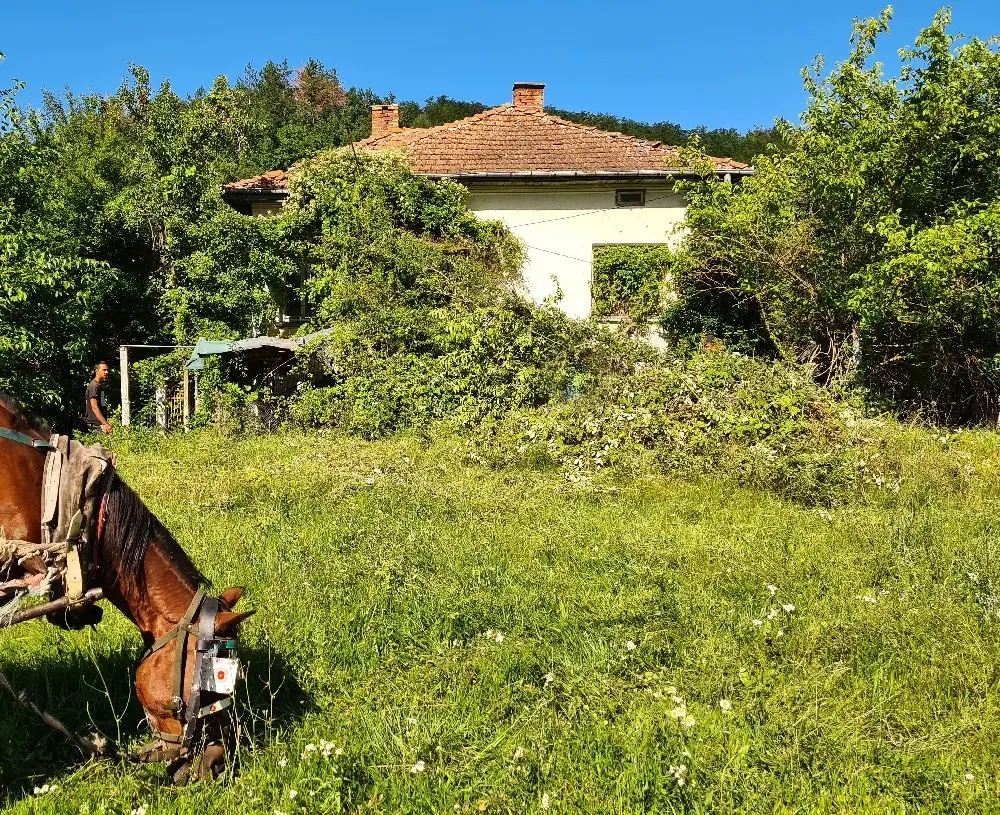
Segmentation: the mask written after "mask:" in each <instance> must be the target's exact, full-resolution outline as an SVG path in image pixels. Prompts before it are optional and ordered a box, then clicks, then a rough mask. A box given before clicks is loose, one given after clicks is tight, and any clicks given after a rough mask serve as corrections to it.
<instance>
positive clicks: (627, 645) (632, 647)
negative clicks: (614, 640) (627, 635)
mask: <svg viewBox="0 0 1000 815" xmlns="http://www.w3.org/2000/svg"><path fill="white" fill-rule="evenodd" d="M635 647H636V646H635V643H634V642H632V640H629V641H628V642H626V643H625V650H627V651H634V650H635Z"/></svg>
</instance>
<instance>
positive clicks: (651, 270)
mask: <svg viewBox="0 0 1000 815" xmlns="http://www.w3.org/2000/svg"><path fill="white" fill-rule="evenodd" d="M674 262H675V261H674V253H673V251H672V250H671V249H670V247H669V246H664V245H629V244H620V245H615V246H595V247H594V266H593V280H592V283H591V296H592V297H593V301H594V307H593V314H594V316H595V317H630V318H631V319H633V320H635V321H636V322H648V321H649V320H652V319H654V318H655V317H657V316H658V315H659V314H660V313H662V311H663V309H662V303H663V301H664V299H666V298H667V297H669V293H670V291H671V283H672V280H673V275H672V269H673V266H674Z"/></svg>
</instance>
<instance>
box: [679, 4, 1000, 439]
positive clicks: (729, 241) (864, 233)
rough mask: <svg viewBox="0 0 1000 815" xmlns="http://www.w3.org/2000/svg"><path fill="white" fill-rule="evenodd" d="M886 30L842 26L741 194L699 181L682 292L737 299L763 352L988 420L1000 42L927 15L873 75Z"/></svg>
mask: <svg viewBox="0 0 1000 815" xmlns="http://www.w3.org/2000/svg"><path fill="white" fill-rule="evenodd" d="M890 19H891V10H887V11H885V12H884V13H883V14H882V15H881V17H879V18H878V19H871V20H866V21H857V22H856V24H855V29H854V35H853V37H852V49H851V53H850V55H849V57H848V58H847V59H846V60H845V61H844V62H843V63H840V64H838V65H837V67H836V68H835V69H834V70H833V71H831V72H830V73H829V74H828V75H826V76H825V77H824V76H822V70H823V65H822V61H821V60H817V62H816V64H814V65H813V66H812V68H811V69H810V70H808V71H806V72H805V81H806V89H807V91H808V92H809V94H810V101H809V105H808V108H807V110H806V111H805V113H804V114H803V116H802V123H801V125H800V126H798V127H793V126H791V125H789V124H787V123H786V124H783V125H782V126H781V131H782V136H783V139H784V140H785V142H786V143H787V145H788V150H787V152H785V153H773V154H771V155H768V156H764V157H761V158H758V159H757V161H756V170H757V173H756V175H755V176H754V177H753V178H751V179H748V180H746V181H744V182H742V183H740V184H729V183H725V182H721V181H718V180H716V179H714V177H712V176H710V175H706V178H705V181H704V183H702V184H700V185H699V186H697V187H696V188H695V189H693V190H692V191H691V201H690V207H689V209H688V215H687V223H686V225H687V227H688V230H689V234H690V236H689V239H688V242H687V268H688V272H687V274H686V275H684V276H682V277H683V279H684V280H685V281H686V287H685V288H684V291H685V292H686V294H687V295H688V299H690V298H692V297H702V298H703V297H705V294H706V293H707V292H708V291H709V290H711V289H715V290H720V289H721V290H723V291H724V292H725V294H726V296H728V297H730V298H731V299H732V300H734V301H736V302H741V303H744V304H747V303H749V304H750V306H749V307H750V310H751V311H752V312H755V313H757V314H759V316H760V328H761V330H762V331H763V333H764V334H765V335H766V337H767V339H768V341H769V342H770V343H771V344H772V345H773V347H774V348H776V349H777V350H778V352H779V353H780V354H781V355H782V356H785V357H788V358H799V359H802V360H806V361H811V362H813V363H815V364H816V366H817V374H818V376H820V377H821V378H822V379H824V380H826V381H829V380H831V379H833V378H835V377H838V376H840V377H849V378H851V377H855V376H856V377H858V378H859V380H860V381H862V382H863V383H864V384H865V385H866V386H867V387H868V388H869V389H870V390H871V392H872V393H873V394H875V395H877V396H879V397H883V398H886V399H888V400H890V401H891V402H892V403H893V404H896V405H898V406H900V407H902V408H904V409H906V410H921V411H927V412H930V413H932V414H933V415H936V416H939V417H943V418H947V419H952V420H974V419H978V418H985V417H987V416H989V417H991V418H993V417H995V416H996V411H997V398H998V394H1000V377H998V372H1000V312H998V302H1000V301H998V298H997V295H998V294H1000V290H998V289H1000V281H998V272H1000V265H998V264H1000V261H998V257H997V254H996V252H995V251H994V249H993V247H994V246H995V241H996V237H997V234H998V229H1000V219H998V214H1000V206H998V200H1000V199H998V190H1000V163H998V162H997V161H996V156H998V155H1000V104H998V101H1000V53H998V51H1000V49H998V46H1000V41H998V40H995V39H994V40H989V41H982V40H978V39H970V40H965V39H963V38H962V37H961V36H960V35H953V34H951V33H949V30H948V28H949V25H950V21H951V18H950V14H949V13H948V12H947V11H941V12H939V13H938V14H937V15H936V17H935V19H934V21H933V23H932V24H931V25H930V26H929V27H928V28H927V29H925V30H924V31H923V32H922V33H921V34H920V35H919V37H918V38H917V40H916V42H915V44H914V46H913V47H912V48H909V49H904V50H903V51H902V52H901V60H902V65H901V70H900V72H899V75H898V77H895V78H892V77H889V78H887V77H886V76H885V75H884V73H883V69H882V65H881V64H879V63H874V62H873V55H874V51H875V46H876V41H877V39H878V37H879V35H880V34H882V33H884V32H885V31H886V30H887V29H888V26H889V22H890ZM679 308H683V304H682V305H681V306H679Z"/></svg>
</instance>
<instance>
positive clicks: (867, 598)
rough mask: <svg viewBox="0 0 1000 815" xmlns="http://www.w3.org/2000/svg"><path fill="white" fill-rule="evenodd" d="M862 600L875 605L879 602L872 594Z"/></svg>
mask: <svg viewBox="0 0 1000 815" xmlns="http://www.w3.org/2000/svg"><path fill="white" fill-rule="evenodd" d="M861 599H862V600H864V601H865V602H866V603H875V602H877V600H876V599H875V598H874V597H872V596H871V595H870V594H866V595H865V596H864V597H862V598H861Z"/></svg>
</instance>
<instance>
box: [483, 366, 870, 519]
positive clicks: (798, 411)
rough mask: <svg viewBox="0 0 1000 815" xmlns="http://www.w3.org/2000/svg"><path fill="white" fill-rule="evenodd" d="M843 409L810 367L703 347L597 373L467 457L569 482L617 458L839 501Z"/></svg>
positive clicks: (850, 468) (497, 430)
mask: <svg viewBox="0 0 1000 815" xmlns="http://www.w3.org/2000/svg"><path fill="white" fill-rule="evenodd" d="M845 414H848V415H849V414H850V408H849V407H848V406H846V405H843V404H841V403H839V402H837V401H836V400H835V399H833V398H832V396H831V394H830V393H829V392H827V391H824V390H823V389H821V388H819V387H818V386H817V385H816V384H815V383H814V382H813V381H812V377H811V376H810V372H809V370H808V369H805V368H801V367H797V366H790V365H787V364H784V363H781V362H773V361H767V360H761V359H755V358H752V357H748V356H745V355H742V354H739V353H731V352H728V351H725V350H719V351H707V352H704V353H699V354H695V355H692V356H688V357H683V356H680V355H676V356H669V357H667V356H664V357H661V358H660V359H659V360H658V361H657V362H655V363H654V364H650V363H649V362H639V363H636V364H634V365H633V366H632V368H631V370H629V371H628V372H624V373H623V372H618V373H617V374H615V375H599V376H596V377H595V378H594V379H593V380H592V382H591V385H590V387H589V388H588V389H587V391H586V392H585V393H584V394H582V395H581V396H580V397H579V398H577V399H575V400H571V401H562V402H559V403H553V404H550V405H547V406H544V407H541V408H539V409H537V410H533V411H530V412H520V413H517V414H515V415H511V416H510V417H507V418H506V419H504V420H501V421H498V422H494V423H492V424H489V425H486V426H484V427H483V428H482V429H480V430H479V431H478V433H477V434H476V440H477V444H476V447H475V450H474V452H473V453H472V455H473V456H474V457H476V458H480V459H482V460H483V461H484V462H485V463H500V462H504V463H507V462H511V461H514V462H520V463H522V464H524V465H527V466H541V467H545V466H550V465H551V466H556V467H559V468H561V469H563V470H564V471H565V472H566V475H567V477H569V478H570V479H571V480H578V479H580V478H583V477H586V476H588V475H591V474H593V473H594V472H596V471H599V470H602V469H604V468H607V467H611V466H615V465H617V466H619V467H624V468H626V469H628V468H636V467H638V468H642V469H648V468H650V467H652V468H653V469H658V470H660V471H664V472H671V473H678V474H685V475H698V476H700V475H709V474H711V475H715V476H719V477H725V478H732V479H733V480H735V481H736V482H739V483H742V484H748V485H755V486H759V487H763V488H768V489H773V490H775V491H777V492H778V493H780V494H782V495H785V496H787V497H789V498H792V499H793V500H797V501H802V502H805V503H820V504H825V503H836V502H837V501H838V500H840V499H841V497H842V495H843V492H844V490H845V489H846V488H848V487H849V486H850V485H851V484H852V483H853V481H854V479H855V476H856V472H855V467H854V464H853V455H852V449H851V446H852V443H853V439H852V436H851V434H850V433H849V432H848V428H847V427H846V425H845V423H844V420H843V417H844V415H845Z"/></svg>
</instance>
